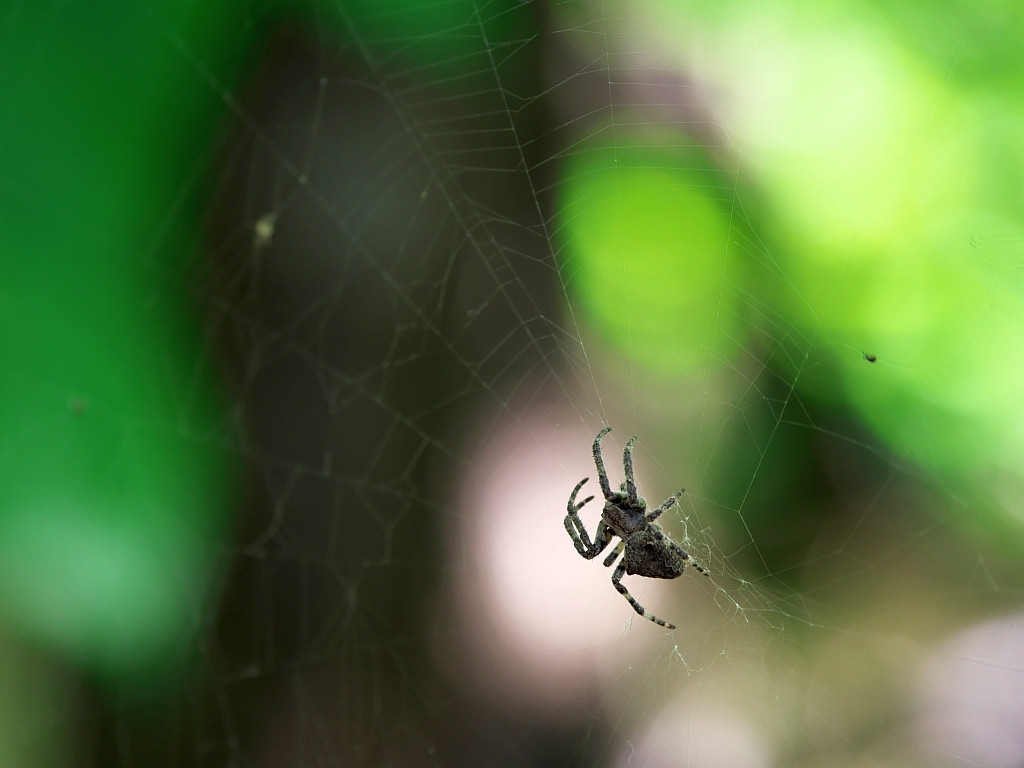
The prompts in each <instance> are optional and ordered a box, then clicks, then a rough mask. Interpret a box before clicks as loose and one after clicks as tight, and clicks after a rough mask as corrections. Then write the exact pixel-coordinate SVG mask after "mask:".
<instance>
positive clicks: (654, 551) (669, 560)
mask: <svg viewBox="0 0 1024 768" xmlns="http://www.w3.org/2000/svg"><path fill="white" fill-rule="evenodd" d="M611 431H612V430H611V427H605V428H604V429H602V430H601V431H600V432H598V433H597V437H596V438H594V463H595V464H596V465H597V476H598V479H599V480H600V483H601V492H602V493H603V494H604V498H605V504H604V510H603V511H602V512H601V522H600V523H598V524H597V533H596V534H595V535H594V540H593V542H591V540H590V536H589V534H588V533H587V529H586V528H585V527H584V525H583V521H582V520H581V519H580V515H579V512H580V510H581V509H582V508H583V505H584V504H586V503H587V502H589V501H591V500H592V499H593V498H594V497H593V496H588V497H587V498H585V499H584V500H583V501H581V502H578V503H577V501H576V494H578V493H579V492H580V488H582V487H583V484H584V483H585V482H587V480H589V478H586V477H585V478H583V479H582V480H580V481H579V483H577V484H576V487H575V488H573V489H572V495H570V496H569V503H568V504H567V505H566V509H567V511H568V513H569V514H567V515H566V516H565V530H566V531H568V532H569V535H570V536H571V537H572V543H573V544H574V545H575V546H576V551H577V552H579V553H580V555H581V556H582V557H584V558H586V559H587V560H593V559H594V558H595V557H597V556H598V555H599V554H601V552H603V551H604V549H605V547H607V546H608V544H609V543H610V542H611V539H612V537H613V536H618V537H619V538H620V539H622V541H620V542H619V543H618V545H617V546H616V547H615V549H613V550H612V551H611V552H610V553H609V554H608V557H606V558H605V559H604V566H605V568H608V567H610V566H611V565H612V563H614V562H615V560H616V559H617V558H618V557H619V555H621V554H622V551H623V550H625V552H626V555H625V557H623V558H622V561H621V562H620V563H619V565H618V567H616V569H615V571H614V573H612V585H613V586H614V587H615V589H616V590H618V592H619V594H621V595H622V596H623V597H624V598H626V600H628V601H629V604H630V605H631V606H633V610H634V611H636V612H637V613H639V614H640V615H641V616H643V617H644V618H645V619H648V620H649V621H653V622H654V623H655V624H660V625H661V626H663V627H667V628H668V629H675V625H674V624H669V623H668V622H665V621H662V620H661V619H659V618H658V617H657V616H655V615H653V614H651V613H649V612H648V611H646V610H645V609H644V607H643V606H642V605H640V603H638V602H637V601H636V600H635V599H634V598H633V596H632V595H631V594H629V590H628V589H626V587H625V586H624V585H623V584H622V577H623V576H625V575H626V574H627V573H628V574H630V575H633V574H636V575H638V576H646V577H647V578H650V579H675V578H677V577H679V576H681V575H682V574H683V569H684V568H685V567H686V565H687V563H689V564H690V565H691V566H693V568H695V569H696V570H697V571H699V572H700V573H703V574H704V575H705V576H708V572H707V571H705V570H704V569H703V568H702V567H701V566H699V565H697V563H695V562H693V559H692V558H691V557H690V555H689V553H688V552H686V550H684V549H683V548H682V547H681V546H679V545H678V544H676V543H675V542H674V541H672V539H670V538H669V537H668V536H666V535H665V532H664V531H662V530H661V526H660V525H658V524H657V523H655V522H654V521H655V520H656V519H657V518H658V516H659V515H661V513H662V512H664V511H665V510H666V509H669V508H670V507H671V506H672V505H673V504H675V503H676V501H678V500H679V497H680V496H682V495H683V489H681V490H679V491H678V492H677V493H675V494H674V495H673V496H671V497H670V498H668V499H667V500H666V501H665V502H664V503H663V504H662V505H661V506H660V507H658V508H657V509H652V510H650V511H649V512H648V511H647V502H646V500H644V498H643V497H642V496H638V495H637V492H636V480H635V478H634V476H633V443H635V442H636V438H635V437H632V438H630V440H629V442H628V443H626V450H625V451H624V452H623V455H622V463H623V466H624V468H625V472H626V482H624V483H622V485H621V486H619V490H618V491H614V492H613V491H612V489H611V485H610V484H609V482H608V473H607V472H606V471H605V468H604V458H603V457H602V456H601V441H602V440H604V436H605V435H607V434H608V433H609V432H611Z"/></svg>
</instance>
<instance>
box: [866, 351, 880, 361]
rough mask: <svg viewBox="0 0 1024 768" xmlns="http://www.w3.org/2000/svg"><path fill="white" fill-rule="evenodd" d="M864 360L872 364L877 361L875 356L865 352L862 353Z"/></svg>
mask: <svg viewBox="0 0 1024 768" xmlns="http://www.w3.org/2000/svg"><path fill="white" fill-rule="evenodd" d="M864 359H865V360H867V361H868V362H869V363H873V362H875V361H876V360H877V359H878V356H877V355H869V354H868V353H867V352H865V353H864Z"/></svg>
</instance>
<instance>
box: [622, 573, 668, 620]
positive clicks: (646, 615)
mask: <svg viewBox="0 0 1024 768" xmlns="http://www.w3.org/2000/svg"><path fill="white" fill-rule="evenodd" d="M625 575H626V565H625V563H619V567H618V568H616V569H615V573H613V574H612V585H613V586H614V587H615V589H617V590H618V592H619V594H620V595H622V596H623V597H624V598H626V599H627V600H628V601H629V604H630V605H632V606H633V610H634V611H636V612H637V613H639V614H640V615H641V616H643V617H644V618H645V619H647V620H648V621H653V622H654V623H655V624H658V625H660V626H662V627H665V628H666V629H675V628H676V625H675V624H669V623H668V622H667V621H662V620H661V619H659V618H658V617H657V616H655V615H654V614H653V613H648V612H647V610H646V609H645V608H644V607H643V606H642V605H640V603H638V602H637V601H636V600H634V599H633V596H632V595H631V594H629V590H628V589H626V585H625V584H623V583H622V577H623V576H625Z"/></svg>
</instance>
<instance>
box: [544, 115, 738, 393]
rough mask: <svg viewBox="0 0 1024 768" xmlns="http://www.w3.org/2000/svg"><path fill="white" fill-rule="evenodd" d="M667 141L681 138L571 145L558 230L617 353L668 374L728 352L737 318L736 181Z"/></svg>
mask: <svg viewBox="0 0 1024 768" xmlns="http://www.w3.org/2000/svg"><path fill="white" fill-rule="evenodd" d="M659 140H660V141H659ZM661 142H664V144H662V146H659V143H661ZM671 143H677V144H678V143H681V142H680V138H679V137H671V136H668V135H662V136H659V137H650V138H649V139H648V140H647V142H645V143H644V144H641V143H639V142H637V141H636V140H631V141H629V142H628V143H623V144H620V145H619V146H617V147H607V146H602V147H598V148H596V149H590V150H584V151H581V152H580V153H578V154H577V155H575V156H574V157H573V158H572V159H571V160H570V161H569V162H568V163H567V164H566V166H565V170H564V173H563V177H562V186H561V194H560V207H559V221H560V228H559V233H558V234H559V237H560V240H561V242H562V243H564V245H563V263H564V269H563V274H564V276H565V278H566V281H567V283H568V285H569V289H570V291H571V293H572V296H573V298H574V300H575V301H576V302H578V304H579V305H580V306H581V307H582V308H583V309H584V311H585V312H586V314H587V317H588V319H589V320H590V321H591V322H592V323H593V324H594V325H595V326H596V327H597V328H598V330H599V331H600V332H601V334H602V335H603V336H604V337H605V338H606V339H607V340H608V341H609V342H610V343H611V344H613V345H614V346H615V347H616V348H617V349H618V350H619V351H620V352H621V353H622V354H628V355H629V356H630V357H631V358H632V359H633V360H635V361H637V362H639V363H641V364H643V365H645V366H647V367H648V368H650V369H652V370H655V371H659V372H662V373H665V374H670V375H671V374H679V373H686V372H692V371H695V370H698V369H706V368H707V367H708V366H709V365H711V364H712V362H713V361H714V360H715V359H716V358H719V359H721V358H722V357H723V356H728V355H730V354H732V352H733V351H734V350H735V348H736V345H737V337H738V335H739V328H740V321H739V316H738V308H737V299H736V294H735V275H734V274H733V273H734V272H735V264H732V265H730V264H729V259H728V258H727V244H728V232H729V209H728V204H729V202H730V200H731V197H732V191H731V190H730V189H728V188H726V187H724V186H723V185H722V182H721V180H720V179H719V178H718V177H717V176H716V174H715V173H713V172H712V171H710V170H708V162H707V160H706V159H705V158H702V157H701V156H700V155H699V153H696V152H693V151H692V150H687V149H685V148H680V149H673V148H672V147H671ZM733 261H735V259H733Z"/></svg>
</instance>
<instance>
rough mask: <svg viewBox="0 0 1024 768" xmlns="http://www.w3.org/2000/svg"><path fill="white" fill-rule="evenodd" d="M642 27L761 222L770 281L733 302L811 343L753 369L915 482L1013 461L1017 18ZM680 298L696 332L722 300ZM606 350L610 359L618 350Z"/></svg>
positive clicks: (1022, 35) (681, 5)
mask: <svg viewBox="0 0 1024 768" xmlns="http://www.w3.org/2000/svg"><path fill="white" fill-rule="evenodd" d="M644 9H645V10H644V13H645V14H649V16H648V17H647V21H646V23H647V24H648V25H650V26H649V30H650V33H651V34H652V35H653V36H655V37H657V38H658V39H659V40H660V42H661V44H662V45H663V46H664V50H666V51H667V52H668V53H666V54H663V55H664V56H669V57H671V58H673V59H674V60H675V62H676V63H677V65H678V66H679V67H681V68H682V69H684V70H686V71H688V72H690V73H691V74H692V75H693V76H694V77H695V78H696V82H697V83H698V85H699V87H702V88H704V89H705V91H704V92H705V93H707V94H710V95H709V96H708V98H709V99H710V100H711V104H710V106H711V107H713V108H714V110H715V112H714V114H715V122H716V124H717V125H718V126H719V128H720V130H722V131H724V133H725V134H726V135H727V136H728V139H729V142H728V143H729V144H730V146H732V147H733V151H734V152H736V153H739V154H740V155H741V157H742V158H743V163H744V169H745V173H746V176H747V178H748V179H749V181H750V182H752V183H753V184H754V185H755V186H756V187H757V188H758V190H759V193H760V196H761V197H762V199H763V201H764V203H765V204H764V205H763V206H760V207H759V208H758V210H757V211H756V215H757V216H758V219H759V220H758V222H757V227H758V230H759V232H760V233H761V235H762V236H763V242H764V246H765V247H766V248H767V249H768V250H769V251H770V259H771V261H772V262H773V263H776V264H778V266H779V268H780V270H779V272H778V273H777V274H775V275H773V276H772V278H771V279H763V276H762V275H760V274H755V273H751V274H750V275H749V277H748V283H747V284H748V286H749V288H750V290H751V291H752V292H753V293H754V294H756V295H757V296H758V297H759V298H760V299H761V300H763V301H764V302H765V303H766V305H768V306H770V307H771V308H772V310H773V311H774V312H776V313H778V315H779V316H780V317H784V318H786V319H787V320H788V321H790V322H792V323H794V324H795V325H796V327H798V328H799V329H800V330H801V332H802V334H803V336H804V338H806V339H808V340H814V348H813V350H812V354H813V355H814V356H815V359H814V365H813V366H810V367H807V368H806V370H805V369H804V367H803V366H804V363H803V362H802V355H800V354H797V355H790V357H789V362H788V363H787V362H786V359H785V356H784V355H779V356H778V357H777V358H776V360H775V363H774V364H776V365H781V366H783V367H784V368H787V371H786V373H787V375H789V376H794V377H796V378H797V382H798V387H799V388H800V389H801V391H804V392H807V393H813V394H815V395H816V396H818V397H820V398H823V399H825V400H830V401H832V402H834V403H836V404H844V403H845V404H848V405H851V406H853V408H854V409H855V410H856V412H857V413H858V414H859V415H860V417H861V418H862V419H863V420H864V421H865V422H866V423H868V424H869V425H870V426H871V427H872V429H873V430H874V431H875V432H876V433H877V434H878V435H879V436H880V437H881V438H882V439H883V440H884V441H885V442H886V443H887V444H888V445H889V446H890V447H891V448H892V449H893V450H894V451H897V452H899V453H909V454H910V455H911V456H913V457H914V458H915V459H916V460H917V461H920V462H922V463H925V464H927V465H929V466H932V467H934V468H937V469H942V470H944V471H954V472H962V471H968V472H969V471H972V470H973V469H976V468H980V467H982V466H986V465H992V464H995V463H1002V464H1004V465H1005V464H1006V462H1007V457H1011V461H1015V459H1012V457H1014V456H1021V455H1024V439H1022V427H1024V390H1022V389H1021V387H1020V381H1021V378H1022V375H1024V347H1022V346H1021V345H1020V343H1019V339H1021V338H1024V283H1022V282H1021V277H1020V272H1021V269H1020V267H1021V265H1022V264H1024V260H1022V259H1021V249H1022V247H1024V195H1022V192H1021V191H1022V190H1024V96H1022V94H1024V89H1022V88H1021V85H1024V64H1022V59H1021V57H1020V55H1019V51H1020V50H1024V16H1022V11H1021V9H1020V8H1019V7H1018V6H1017V5H1014V4H1009V3H1000V4H986V5H985V7H979V6H977V5H976V4H966V3H949V2H947V3H940V4H928V5H927V7H926V6H922V5H920V4H912V3H895V4H878V3H874V4H868V3H863V2H855V1H850V2H831V3H825V4H814V5H808V4H806V3H796V2H784V1H782V0H780V1H778V2H772V3H769V4H767V5H765V4H764V3H749V2H741V3H728V4H722V3H705V2H682V1H680V0H662V1H661V2H656V3H650V4H646V5H645V6H644ZM641 17H642V16H641ZM570 168H571V166H570ZM575 183H576V182H574V181H571V180H570V181H566V182H565V185H566V187H567V188H569V187H571V186H572V185H573V184H575ZM709 199H711V197H710V196H709ZM691 205H694V206H696V205H697V204H696V203H691ZM622 210H623V211H625V210H626V206H625V204H623V206H622ZM698 231H700V230H698ZM573 253H574V254H575V253H576V251H574V252H573ZM677 258H678V261H677V262H676V263H675V264H672V265H668V263H666V270H665V274H669V273H671V272H674V271H679V272H684V273H685V272H690V271H692V272H693V273H694V274H696V275H697V276H698V283H699V282H700V280H701V279H703V278H702V276H703V275H704V274H705V270H706V261H705V260H706V259H707V258H710V256H702V255H700V254H697V253H687V254H685V255H684V254H683V253H682V252H680V253H679V255H678V257H677ZM684 260H685V261H684ZM597 261H600V259H597ZM595 268H596V267H595ZM577 269H578V270H579V271H580V272H581V273H583V274H586V273H587V267H585V266H579V267H577ZM582 285H583V283H581V288H580V290H581V294H582V292H583V291H584V290H585V289H583V288H582ZM583 295H587V296H588V298H587V301H589V294H583ZM641 295H643V294H642V292H641ZM650 295H651V297H652V298H653V297H654V294H653V293H652V294H650ZM695 297H696V298H694V299H692V300H691V302H690V304H689V306H690V307H691V309H690V310H689V311H690V312H691V313H692V314H696V315H701V316H708V315H710V314H712V313H714V312H715V309H716V308H717V307H719V306H720V302H722V295H721V292H719V291H709V290H704V291H702V292H699V294H695ZM701 304H703V306H700V305H701ZM721 308H722V310H723V312H722V314H723V315H727V314H730V313H731V312H732V311H733V308H732V307H731V306H729V305H728V304H726V305H724V306H721ZM595 318H596V322H597V323H598V324H600V325H602V326H604V327H606V326H607V325H608V320H607V318H606V317H605V315H604V314H602V313H601V312H596V313H595ZM748 319H749V320H750V322H751V323H752V324H756V323H757V322H759V321H758V319H757V318H755V317H750V318H748ZM612 338H614V340H615V341H616V343H617V344H619V345H620V346H621V347H622V348H623V349H625V348H626V347H625V344H624V343H623V339H624V336H623V335H622V334H621V333H620V334H618V335H617V336H612ZM822 349H824V350H827V353H826V354H825V355H824V356H822V355H821V352H820V350H822ZM864 352H870V353H871V354H873V355H875V356H877V360H878V362H877V364H875V365H871V364H868V363H866V362H865V360H864V358H863V355H862V353H864ZM633 353H634V355H635V350H633ZM645 360H646V358H645ZM1020 470H1024V465H1022V466H1020V467H1017V469H1016V470H1013V471H1020Z"/></svg>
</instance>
